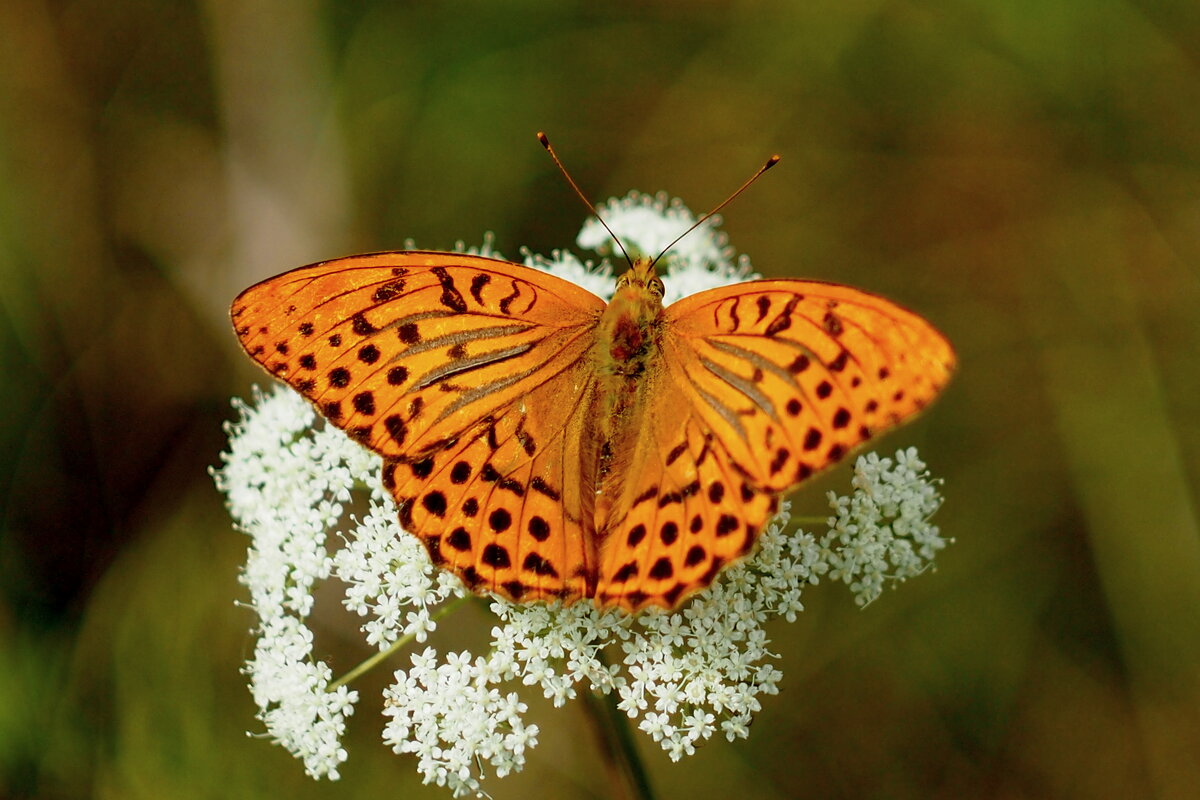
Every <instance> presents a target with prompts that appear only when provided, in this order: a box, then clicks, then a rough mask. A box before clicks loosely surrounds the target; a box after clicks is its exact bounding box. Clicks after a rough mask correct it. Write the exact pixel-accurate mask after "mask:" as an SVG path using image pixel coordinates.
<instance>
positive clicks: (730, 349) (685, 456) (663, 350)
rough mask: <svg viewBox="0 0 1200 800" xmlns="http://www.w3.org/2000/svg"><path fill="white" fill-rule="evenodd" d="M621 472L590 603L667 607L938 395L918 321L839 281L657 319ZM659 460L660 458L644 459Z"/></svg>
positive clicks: (741, 288) (750, 290)
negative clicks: (645, 386)
mask: <svg viewBox="0 0 1200 800" xmlns="http://www.w3.org/2000/svg"><path fill="white" fill-rule="evenodd" d="M658 356H659V357H658V364H657V366H656V369H655V370H654V372H653V375H652V377H651V378H650V380H653V381H654V386H653V389H652V391H649V392H647V394H646V395H645V397H646V407H645V410H644V417H643V418H644V419H646V420H647V421H648V424H646V425H645V426H643V429H642V430H641V431H640V432H638V433H636V434H635V441H632V442H630V443H629V445H628V446H629V447H630V448H631V449H632V452H633V453H635V455H634V456H633V458H632V459H631V463H632V464H636V465H638V470H637V471H636V472H634V473H631V474H630V475H629V476H628V477H627V479H626V482H625V485H624V486H623V487H622V489H621V496H620V497H619V498H617V499H615V500H614V503H613V513H612V514H611V517H610V520H609V522H608V524H607V525H606V528H605V530H604V531H602V532H601V541H602V542H603V545H602V549H601V554H600V583H599V586H598V589H597V592H598V597H599V598H600V599H601V600H602V602H604V603H605V604H611V605H620V606H623V607H626V608H630V609H636V608H640V607H642V606H644V605H652V604H653V605H662V606H665V607H673V606H675V605H677V604H678V602H679V599H680V598H681V597H683V596H686V595H687V594H690V593H692V592H694V591H697V590H699V589H702V588H704V587H705V586H707V585H708V584H709V583H711V581H712V580H713V578H714V577H715V575H716V574H717V572H718V571H719V570H720V569H721V568H722V567H723V566H725V565H726V564H728V563H729V562H730V561H731V560H733V559H736V558H738V557H740V556H741V555H743V554H744V553H746V552H748V551H749V549H750V548H751V547H752V546H753V543H754V541H755V540H756V538H757V535H758V532H759V531H760V530H761V528H762V526H763V525H764V524H766V522H767V521H768V520H769V519H770V517H771V516H772V514H773V513H774V512H775V509H776V507H777V503H778V498H779V496H780V495H781V494H782V493H783V492H785V491H787V490H788V489H789V488H791V487H793V486H795V485H796V484H798V483H800V482H802V481H804V480H805V479H807V478H808V477H809V476H811V475H813V474H815V473H816V472H819V471H820V470H822V469H825V468H826V467H828V466H830V465H832V464H834V463H836V462H837V461H839V460H841V459H842V458H843V457H845V456H846V455H847V454H848V453H849V452H850V451H851V450H852V449H853V448H855V447H857V446H859V445H861V444H862V443H864V442H865V441H867V440H868V439H870V438H871V437H872V436H874V435H875V434H877V433H879V432H881V431H884V430H887V429H889V428H891V427H894V426H895V425H898V424H900V423H901V422H903V421H904V420H905V419H908V418H910V417H912V416H913V415H914V414H915V413H917V412H918V411H920V410H921V409H922V408H924V407H925V406H926V405H927V404H928V403H929V402H930V401H932V400H933V398H934V397H935V396H936V395H937V394H938V392H939V391H940V390H941V389H942V387H943V386H944V385H945V384H946V382H947V381H948V379H949V376H950V373H951V371H952V370H953V368H954V363H955V358H954V353H953V350H952V349H951V347H950V345H949V343H948V342H947V341H946V339H945V338H944V337H943V336H942V335H941V334H940V333H938V332H937V331H936V330H935V329H934V328H933V327H932V326H931V325H930V324H929V323H928V322H926V321H925V320H923V319H921V318H920V317H919V316H917V315H915V314H913V313H912V312H909V311H907V310H905V309H903V308H901V307H899V306H897V305H896V304H894V303H892V302H891V301H889V300H886V299H884V298H881V297H878V296H875V295H871V294H868V293H866V292H861V291H858V290H855V289H851V288H848V287H844V286H838V285H835V284H827V283H819V282H813V281H791V280H769V281H754V282H750V283H743V284H738V285H735V286H729V287H723V288H719V289H713V290H710V291H706V292H701V293H699V294H696V295H692V296H690V297H686V298H684V299H683V300H680V301H679V302H677V303H675V304H673V305H671V306H670V307H669V308H667V309H666V311H665V325H664V331H663V335H662V337H661V339H660V353H659V354H658ZM656 453H658V454H662V455H661V457H658V458H655V457H654V454H656Z"/></svg>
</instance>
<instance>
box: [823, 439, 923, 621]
mask: <svg viewBox="0 0 1200 800" xmlns="http://www.w3.org/2000/svg"><path fill="white" fill-rule="evenodd" d="M937 483H938V482H937V481H934V480H933V479H931V478H930V477H929V471H928V470H927V469H926V468H925V462H924V461H922V460H921V459H920V458H919V457H918V456H917V449H916V448H915V447H910V448H908V449H907V450H901V451H899V452H898V453H896V459H895V461H893V460H892V459H890V458H886V457H885V458H880V457H879V456H878V455H877V454H875V453H868V454H867V455H865V456H861V457H860V458H859V459H858V462H857V463H856V464H855V466H854V478H853V480H852V481H851V486H853V487H854V489H855V491H854V493H853V494H851V495H850V496H848V497H838V496H837V495H836V494H834V493H833V492H830V493H829V505H830V506H831V507H832V508H833V513H834V516H832V517H830V518H829V533H827V534H826V535H825V536H824V537H823V538H822V539H821V546H822V547H823V548H824V549H825V550H826V551H827V552H828V554H829V555H828V562H829V567H830V571H829V577H830V578H833V579H834V580H840V581H842V582H843V583H845V584H847V585H848V586H849V587H850V591H852V592H854V599H855V602H857V603H858V604H859V605H860V606H865V605H867V604H868V603H870V602H872V601H873V600H875V599H876V598H877V597H879V595H880V594H881V593H882V592H883V584H884V581H888V580H891V581H895V582H902V581H904V580H906V579H908V578H911V577H914V576H916V575H920V574H921V573H922V572H924V571H925V569H926V567H928V566H929V565H930V564H931V563H932V562H933V558H934V556H935V555H937V552H938V551H939V550H941V549H943V548H944V547H945V546H946V544H947V541H946V540H945V539H943V538H942V536H941V532H940V531H939V529H938V526H936V525H933V524H932V523H930V522H929V518H930V517H932V516H933V514H934V512H936V511H937V510H938V508H939V507H940V506H941V505H942V497H941V495H940V494H938V490H937Z"/></svg>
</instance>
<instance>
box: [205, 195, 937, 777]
mask: <svg viewBox="0 0 1200 800" xmlns="http://www.w3.org/2000/svg"><path fill="white" fill-rule="evenodd" d="M602 213H604V214H605V219H606V220H607V222H608V223H609V225H610V226H611V227H612V228H613V230H614V231H615V232H616V233H617V235H618V236H620V237H621V238H622V240H623V241H625V242H626V246H627V247H629V248H631V250H632V251H633V252H634V253H637V254H648V255H657V254H658V251H659V250H661V248H662V247H664V246H666V245H667V244H668V243H669V242H670V241H671V240H672V239H673V238H674V237H675V236H677V235H678V234H679V233H681V232H682V231H683V230H686V228H687V227H688V226H690V225H691V224H692V223H693V222H694V221H695V217H694V215H692V213H691V212H690V211H688V210H687V209H686V208H685V207H684V206H683V205H682V204H681V203H679V202H678V201H669V202H668V201H667V199H666V198H665V196H663V195H659V196H656V197H648V196H646V195H639V194H637V193H631V194H630V195H628V196H627V197H625V198H623V199H620V200H615V199H614V200H610V201H608V203H607V204H606V205H605V206H603V207H602ZM717 224H718V220H717V219H716V218H714V219H712V220H709V221H708V222H707V223H706V224H705V225H703V226H701V227H700V228H699V229H698V230H697V231H695V232H693V233H692V234H690V235H689V236H688V237H686V238H685V239H684V240H683V241H682V242H680V243H679V244H677V245H675V247H674V249H673V250H672V252H671V254H670V256H669V257H667V258H665V259H664V262H665V263H668V264H669V265H670V267H671V268H670V270H669V272H668V274H667V278H666V285H667V294H668V301H669V300H670V299H671V298H674V297H679V296H682V295H685V294H690V293H693V292H696V291H700V290H702V289H705V288H709V287H711V286H717V285H722V284H725V283H730V282H734V281H736V280H739V279H744V278H746V277H749V276H750V274H751V273H750V271H749V265H748V262H747V261H746V260H745V259H744V258H743V259H739V260H736V261H735V259H734V256H733V251H732V249H731V248H730V247H729V246H728V244H727V242H726V240H725V238H724V235H723V234H721V233H719V232H718V231H717V230H716V225H717ZM579 243H580V244H581V246H587V247H593V248H596V249H599V250H600V251H601V252H602V253H607V254H609V255H611V252H610V251H608V250H607V249H606V248H607V247H608V246H609V243H611V240H610V239H608V238H607V233H605V232H604V231H603V228H600V227H599V225H598V223H597V222H596V221H595V220H590V221H589V222H587V223H586V224H585V225H584V228H583V231H582V232H581V233H580V237H579ZM458 249H459V250H460V251H463V250H464V249H465V248H464V247H463V246H462V245H461V243H460V245H459V247H458ZM478 252H479V253H481V254H483V255H497V254H496V253H495V251H494V250H493V249H492V246H491V240H490V238H488V239H485V242H484V245H483V246H482V247H481V248H479V250H478ZM631 254H632V253H631ZM524 256H525V261H526V263H527V264H530V265H533V266H536V267H539V268H542V269H547V270H549V271H552V272H554V273H555V274H557V275H559V276H560V277H565V278H567V279H569V280H573V281H575V282H576V283H579V284H581V285H583V286H585V287H586V288H589V289H590V290H592V291H595V292H597V293H598V294H601V293H603V294H609V293H611V287H612V270H611V269H609V267H608V266H607V265H606V264H603V263H602V264H601V265H600V266H598V267H597V266H594V265H592V264H591V263H590V262H584V261H581V260H580V259H578V258H577V257H576V256H574V255H572V254H570V253H566V252H555V253H554V254H553V257H552V258H543V257H541V256H536V255H533V254H530V253H528V252H525V253H524ZM235 407H236V408H237V409H238V412H239V415H240V419H239V420H238V421H237V422H235V423H232V424H230V425H229V427H228V430H229V433H230V446H229V451H228V452H227V453H225V454H223V455H222V459H223V462H224V465H223V466H222V467H221V468H220V469H219V470H216V471H214V476H215V479H216V483H217V486H218V488H219V489H220V490H221V491H223V492H224V493H225V495H226V497H227V499H228V504H229V508H230V512H231V514H232V516H233V518H234V520H235V522H236V524H237V526H238V528H239V529H241V530H242V531H244V532H245V533H246V534H248V535H249V537H250V544H249V548H248V553H247V559H246V565H245V567H244V568H243V571H242V582H243V583H244V584H245V585H246V587H247V589H248V590H249V594H250V603H249V605H250V607H251V608H252V609H253V610H254V611H255V613H256V614H257V615H258V622H257V625H256V632H257V634H258V637H259V638H258V642H257V645H256V647H255V651H254V656H253V658H252V659H251V660H250V661H249V662H248V663H247V665H246V674H247V675H248V676H249V679H250V689H251V692H252V694H253V696H254V699H255V702H256V703H257V705H258V709H259V712H258V717H259V719H260V720H261V721H262V723H263V724H264V726H265V727H266V732H267V735H268V736H269V737H270V738H272V739H273V740H274V741H276V742H278V743H279V744H281V745H283V746H284V747H286V748H287V749H288V750H289V751H290V752H292V753H293V754H294V755H295V756H296V757H298V758H300V759H301V760H303V762H304V765H305V769H306V770H307V771H308V773H309V774H310V775H312V776H313V777H318V778H319V777H327V778H330V779H336V778H337V777H338V767H339V765H341V764H342V763H343V762H344V761H345V760H346V752H345V751H344V750H343V749H342V748H341V746H340V743H339V740H340V737H341V735H342V733H343V731H344V729H345V718H346V717H347V716H349V715H350V714H351V713H352V712H353V710H354V704H355V703H356V702H357V700H358V694H357V692H354V691H351V690H349V689H347V687H345V686H342V685H339V684H337V683H336V682H335V681H334V680H333V675H332V671H331V670H330V668H329V666H328V665H326V664H324V663H323V662H320V661H316V660H314V658H313V653H314V644H313V639H314V636H313V632H312V630H310V629H309V628H308V627H307V625H306V620H307V619H308V617H309V615H310V614H311V612H312V607H313V594H314V591H315V589H316V587H317V585H318V584H319V583H320V582H322V581H324V580H326V579H328V578H331V577H336V578H337V579H338V580H339V581H340V582H341V584H342V585H343V586H344V590H345V591H344V596H343V598H342V603H343V604H344V605H345V607H346V608H347V609H349V610H350V611H351V612H353V613H354V614H356V615H357V616H358V617H360V618H361V620H362V622H361V626H360V628H361V632H362V634H363V638H364V640H365V641H366V643H367V644H368V645H370V646H372V647H374V648H377V649H378V650H379V651H381V654H382V655H387V654H389V653H388V652H387V651H389V650H390V649H392V648H394V647H397V646H399V645H403V644H405V643H407V642H411V641H417V642H425V641H426V640H427V639H428V637H430V635H431V634H435V632H436V629H437V619H438V616H439V614H441V613H443V611H444V610H445V609H446V608H447V607H448V602H447V601H452V600H455V599H456V598H461V597H466V596H468V595H467V593H466V592H465V590H464V589H463V587H462V586H461V584H460V583H459V581H458V579H457V578H455V577H454V576H453V575H451V574H449V573H446V572H442V571H440V570H438V569H435V568H434V567H433V566H432V564H431V563H430V562H429V559H428V557H427V554H426V552H425V549H424V547H423V546H422V545H421V544H420V543H419V542H418V540H417V539H416V538H415V537H413V536H411V535H409V534H408V533H406V532H405V531H403V530H402V529H401V528H400V526H399V523H398V521H397V517H396V510H395V508H394V506H393V503H392V499H391V497H390V496H389V495H388V494H387V493H386V492H385V491H384V489H383V488H382V484H381V481H380V478H379V471H380V467H381V464H380V459H379V457H378V456H377V455H375V454H373V453H370V452H369V451H367V450H365V449H363V448H362V447H360V446H358V445H357V444H355V443H353V442H352V441H351V440H350V439H348V438H347V437H346V436H345V435H343V434H342V433H341V432H340V431H338V430H337V429H335V428H333V427H332V426H319V425H318V420H317V418H316V416H315V414H314V413H313V412H312V410H311V409H310V407H309V406H308V405H307V404H306V403H305V401H304V400H302V399H301V398H300V397H299V396H297V395H296V394H294V393H293V392H291V391H290V390H288V389H287V388H286V387H279V388H277V389H275V390H274V391H272V392H271V393H269V394H267V395H263V394H260V393H258V392H257V391H256V392H255V395H254V401H253V403H251V404H244V403H241V402H240V401H235ZM315 425H317V427H314V426H315ZM852 486H853V490H854V491H853V493H852V494H850V495H849V496H836V495H833V494H832V493H831V494H830V506H831V509H832V515H831V517H830V518H829V526H828V530H827V531H825V532H820V533H815V534H814V533H808V532H805V531H803V530H789V526H788V520H789V508H788V505H787V503H784V504H783V506H782V509H781V511H780V513H779V515H778V516H777V517H776V518H775V519H774V520H773V521H772V522H771V523H770V524H769V525H767V526H766V529H765V530H764V531H763V533H762V534H761V535H760V537H759V541H758V546H757V548H756V550H755V551H754V553H753V554H752V555H751V556H750V557H749V558H747V559H745V560H743V561H741V562H739V563H737V564H735V565H734V566H732V567H730V568H729V569H727V570H725V572H724V573H722V575H721V576H719V578H718V579H717V581H716V582H715V583H714V584H713V585H712V586H710V587H709V588H708V589H706V590H705V591H703V592H700V593H699V594H697V595H696V596H695V597H693V598H692V599H691V600H690V601H689V602H687V603H686V604H685V605H684V606H683V607H682V608H681V609H678V610H675V611H672V612H669V613H663V612H661V611H650V612H646V613H642V614H639V615H637V616H636V617H633V616H629V615H626V614H624V613H622V612H619V611H611V610H610V611H600V610H597V609H596V608H595V606H593V605H591V604H589V603H586V602H580V603H576V604H575V605H572V606H569V607H563V606H562V605H561V604H550V605H546V604H536V605H514V604H511V603H508V602H506V601H503V600H500V599H493V600H492V602H491V604H490V607H491V610H492V612H493V613H494V614H495V616H496V619H497V622H496V624H495V625H494V627H493V628H492V630H491V647H490V649H489V652H488V653H487V655H484V656H474V655H472V654H471V653H469V652H465V651H464V652H459V653H453V652H451V653H445V654H441V653H439V651H438V650H436V649H434V648H433V647H432V646H426V647H425V648H424V649H422V650H421V651H420V652H413V653H411V654H410V655H409V662H410V663H411V666H410V667H409V668H408V669H400V670H396V671H395V673H394V679H395V682H394V683H393V684H392V685H391V686H390V687H388V689H387V690H386V691H385V693H384V711H383V714H384V717H385V718H386V720H387V722H386V724H385V726H384V730H383V738H384V741H385V742H386V743H387V744H388V745H390V746H391V747H392V748H393V749H394V750H395V751H396V752H397V753H409V754H412V756H413V757H414V758H415V760H416V766H417V769H418V771H419V772H420V773H421V775H422V777H423V779H424V780H425V781H426V782H427V783H435V784H438V785H440V786H445V787H447V788H448V789H449V790H450V791H451V792H452V793H453V794H454V795H455V796H460V795H464V794H481V793H482V791H483V789H482V781H483V780H484V778H485V777H486V775H487V774H496V775H505V774H508V773H510V772H514V771H518V770H520V769H522V768H523V766H524V764H525V759H526V755H527V752H528V751H529V749H530V748H533V747H535V746H536V745H537V743H538V733H539V731H538V726H537V725H534V724H531V723H529V722H527V721H526V720H525V715H526V713H527V707H526V704H525V703H524V702H523V701H522V699H521V696H520V692H521V691H523V687H531V688H535V690H536V691H540V692H541V693H542V694H543V695H544V696H545V697H546V698H547V699H549V700H550V701H551V702H552V703H553V704H554V705H555V706H561V705H564V704H565V703H566V702H567V701H569V700H571V699H573V698H575V697H576V696H577V695H578V693H579V691H581V690H582V691H592V692H598V693H601V694H612V695H614V697H613V700H614V701H615V703H616V707H617V708H619V709H620V711H622V712H623V713H624V714H626V715H627V716H628V717H629V718H630V719H631V720H634V721H635V722H636V725H637V727H638V728H640V729H641V730H642V731H643V732H644V733H645V734H646V735H647V736H649V737H650V739H651V740H652V741H655V742H657V743H658V744H659V745H660V746H661V747H662V748H663V750H664V751H666V753H667V754H668V756H669V757H670V758H672V759H674V760H679V759H681V758H682V757H684V756H686V755H691V754H693V753H694V752H695V750H696V747H697V746H698V745H699V744H702V743H703V742H705V741H707V740H708V739H710V738H712V736H713V735H714V734H716V733H717V732H720V733H721V734H723V735H724V736H725V738H727V739H728V740H730V741H733V740H735V739H739V738H746V737H747V736H748V735H749V732H750V723H751V721H752V719H753V716H754V714H755V713H757V712H758V711H759V709H760V708H761V707H762V701H761V698H762V697H763V696H764V695H772V694H776V693H778V691H779V681H780V680H781V678H782V677H783V676H782V673H781V672H780V671H779V669H777V668H776V666H775V662H776V661H777V659H778V657H777V656H776V655H775V654H774V653H772V652H771V650H770V639H769V638H768V636H767V632H766V627H765V626H766V625H767V624H768V623H769V622H770V621H771V620H773V619H775V618H777V617H782V618H784V619H786V620H788V621H792V620H795V618H796V616H797V615H798V614H799V613H800V612H802V611H803V610H804V606H803V603H802V594H803V591H804V590H805V588H806V587H809V586H812V585H815V584H817V583H818V582H820V580H821V579H822V578H823V577H826V576H828V577H830V578H833V579H834V580H837V581H840V582H842V583H845V584H847V585H848V586H849V587H850V589H851V591H852V592H853V593H854V595H855V599H856V601H857V602H859V603H860V604H866V603H868V602H870V601H872V600H873V599H875V598H876V597H878V595H879V593H880V592H881V591H882V587H883V585H884V584H885V583H887V582H889V581H891V582H898V581H903V580H905V579H906V578H909V577H912V576H914V575H917V574H919V573H920V572H922V571H923V570H924V569H926V568H927V567H928V566H929V564H930V563H931V561H932V559H933V557H934V556H935V555H936V553H937V552H938V551H939V550H941V549H942V548H943V547H945V545H946V543H947V542H946V540H945V539H943V538H942V537H941V536H940V534H939V532H938V529H937V527H936V526H934V525H932V524H930V522H929V519H930V516H931V515H932V514H933V513H934V511H936V510H937V508H938V506H939V505H940V503H941V498H940V496H939V495H938V493H937V488H936V482H935V481H933V480H931V479H930V478H929V474H928V472H927V470H926V468H925V465H924V463H923V462H922V461H921V460H920V459H919V458H918V457H917V454H916V451H915V450H913V449H911V448H910V449H909V450H902V451H900V452H899V453H897V454H896V455H895V457H894V458H880V457H879V456H876V455H874V454H871V455H867V456H863V457H860V458H859V459H858V460H857V462H856V464H855V472H854V477H853V479H852ZM348 508H354V509H356V511H355V512H354V513H347V511H346V510H347V509H348Z"/></svg>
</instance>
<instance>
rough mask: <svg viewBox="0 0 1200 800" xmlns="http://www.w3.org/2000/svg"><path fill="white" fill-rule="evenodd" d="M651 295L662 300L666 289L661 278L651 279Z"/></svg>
mask: <svg viewBox="0 0 1200 800" xmlns="http://www.w3.org/2000/svg"><path fill="white" fill-rule="evenodd" d="M649 288H650V293H651V294H652V295H654V296H655V297H658V298H662V296H663V292H665V291H666V288H665V287H664V286H663V282H662V279H661V278H651V279H650V283H649Z"/></svg>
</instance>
